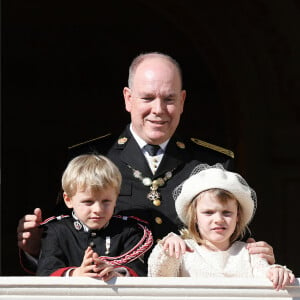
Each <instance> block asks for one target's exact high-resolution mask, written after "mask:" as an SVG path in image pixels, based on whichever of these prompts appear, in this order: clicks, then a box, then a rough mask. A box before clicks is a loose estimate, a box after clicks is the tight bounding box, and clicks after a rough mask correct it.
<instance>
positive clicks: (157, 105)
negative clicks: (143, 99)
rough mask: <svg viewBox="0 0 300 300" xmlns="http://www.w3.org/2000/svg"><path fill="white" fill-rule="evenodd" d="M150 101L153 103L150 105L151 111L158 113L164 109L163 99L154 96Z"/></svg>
mask: <svg viewBox="0 0 300 300" xmlns="http://www.w3.org/2000/svg"><path fill="white" fill-rule="evenodd" d="M152 103H153V105H152V111H153V113H155V114H159V113H161V112H163V111H164V109H165V103H164V101H163V99H160V98H156V99H155V100H154V101H153V102H152Z"/></svg>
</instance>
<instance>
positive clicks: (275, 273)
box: [267, 265, 295, 291]
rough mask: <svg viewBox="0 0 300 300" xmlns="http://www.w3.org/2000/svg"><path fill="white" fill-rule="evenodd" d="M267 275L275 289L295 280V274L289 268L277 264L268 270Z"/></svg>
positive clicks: (280, 288)
mask: <svg viewBox="0 0 300 300" xmlns="http://www.w3.org/2000/svg"><path fill="white" fill-rule="evenodd" d="M267 277H268V278H269V279H270V280H271V281H272V283H273V286H274V288H275V289H276V290H277V291H278V290H282V289H284V288H285V286H286V285H289V284H293V283H294V281H295V275H294V274H293V273H292V271H291V270H289V269H287V268H286V267H283V266H278V265H276V266H274V267H271V268H270V269H269V270H268V273H267Z"/></svg>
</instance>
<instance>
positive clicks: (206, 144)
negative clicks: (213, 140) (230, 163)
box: [191, 138, 234, 158]
mask: <svg viewBox="0 0 300 300" xmlns="http://www.w3.org/2000/svg"><path fill="white" fill-rule="evenodd" d="M191 141H192V142H194V143H195V144H197V145H200V146H203V147H206V148H209V149H212V150H215V151H218V152H221V153H223V154H225V155H228V156H230V157H231V158H234V153H233V151H231V150H228V149H225V148H223V147H220V146H217V145H214V144H210V143H207V142H205V141H202V140H199V139H196V138H191Z"/></svg>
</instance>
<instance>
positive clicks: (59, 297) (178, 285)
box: [0, 276, 300, 300]
mask: <svg viewBox="0 0 300 300" xmlns="http://www.w3.org/2000/svg"><path fill="white" fill-rule="evenodd" d="M299 283H300V280H299V278H298V279H297V282H296V283H295V285H293V286H288V287H287V288H286V289H285V290H281V291H275V290H274V289H273V287H272V285H271V283H270V281H269V280H267V279H241V278H213V279H212V278H210V279H207V278H190V277H181V278H178V277H177V278H174V277H156V278H147V277H136V278H132V277H131V278H120V277H119V278H115V279H113V280H112V281H110V282H109V283H105V282H102V281H101V280H97V279H92V278H86V277H72V278H71V277H70V278H65V277H27V276H26V277H0V299H7V300H11V299H13V300H20V299H22V300H24V299H28V300H29V299H30V300H45V299H47V300H49V299H53V300H54V299H55V300H63V299H72V300H73V299H75V300H76V299H77V300H79V299H80V300H87V299H99V300H100V299H105V300H112V299H116V300H117V299H119V300H150V299H151V300H152V299H153V300H154V299H155V300H159V299H162V300H179V299H185V300H188V299H190V300H196V299H211V300H216V299H223V300H224V299H226V300H228V299H234V300H238V299H241V298H242V299H247V300H250V299H256V300H257V299H261V300H267V299H272V300H274V299H275V300H281V299H298V300H300V285H299Z"/></svg>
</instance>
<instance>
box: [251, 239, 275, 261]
mask: <svg viewBox="0 0 300 300" xmlns="http://www.w3.org/2000/svg"><path fill="white" fill-rule="evenodd" d="M247 243H248V244H247V249H248V251H249V253H250V254H259V255H260V257H262V258H264V259H266V260H267V262H268V263H269V264H270V265H273V264H274V263H275V256H274V252H273V248H272V246H270V245H269V244H268V243H266V242H256V241H255V240H254V239H253V238H249V239H248V240H247Z"/></svg>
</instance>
